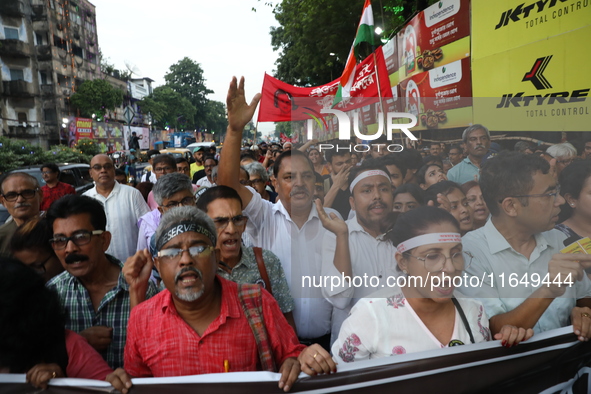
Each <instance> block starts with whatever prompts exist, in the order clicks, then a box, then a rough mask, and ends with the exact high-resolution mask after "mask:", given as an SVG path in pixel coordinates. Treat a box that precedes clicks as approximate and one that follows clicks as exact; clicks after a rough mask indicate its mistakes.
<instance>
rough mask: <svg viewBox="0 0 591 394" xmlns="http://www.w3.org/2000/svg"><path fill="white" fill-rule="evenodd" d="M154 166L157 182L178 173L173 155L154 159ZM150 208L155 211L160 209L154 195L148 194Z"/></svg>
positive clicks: (159, 156)
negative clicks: (167, 175) (168, 175)
mask: <svg viewBox="0 0 591 394" xmlns="http://www.w3.org/2000/svg"><path fill="white" fill-rule="evenodd" d="M153 163H154V164H153V165H152V171H154V173H155V174H156V181H158V180H159V179H160V178H161V177H162V176H163V175H166V174H172V173H173V172H176V171H177V169H176V160H175V159H174V157H172V156H171V155H158V156H156V157H154V160H153ZM148 207H150V209H152V210H154V209H156V208H158V203H157V202H156V200H155V199H154V193H153V192H150V194H148Z"/></svg>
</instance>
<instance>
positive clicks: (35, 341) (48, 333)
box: [0, 258, 68, 373]
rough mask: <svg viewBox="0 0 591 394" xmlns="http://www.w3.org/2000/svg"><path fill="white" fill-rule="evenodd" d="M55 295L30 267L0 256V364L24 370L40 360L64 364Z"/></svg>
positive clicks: (59, 311)
mask: <svg viewBox="0 0 591 394" xmlns="http://www.w3.org/2000/svg"><path fill="white" fill-rule="evenodd" d="M65 322H66V319H65V316H64V314H63V311H62V307H61V305H60V301H59V298H58V295H57V294H56V293H55V292H54V291H53V290H50V289H49V288H47V287H45V280H44V279H43V277H42V276H41V275H39V274H37V273H36V272H35V271H34V270H33V269H32V268H30V267H27V266H26V265H24V264H22V263H21V262H19V261H17V260H13V259H9V258H0V365H1V366H3V367H8V368H10V372H11V373H26V372H27V371H28V370H29V369H31V368H32V367H33V366H35V365H37V364H40V363H47V364H50V363H56V364H58V365H59V366H60V367H61V368H62V371H66V367H67V365H68V353H67V350H66V338H65V330H64V329H65Z"/></svg>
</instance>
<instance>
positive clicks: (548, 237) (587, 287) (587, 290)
mask: <svg viewBox="0 0 591 394" xmlns="http://www.w3.org/2000/svg"><path fill="white" fill-rule="evenodd" d="M565 239H566V235H565V234H564V233H562V232H561V231H559V230H554V229H552V230H550V231H546V232H544V233H540V234H536V235H535V240H536V247H535V248H534V250H533V252H532V253H531V255H530V257H529V259H528V258H526V257H525V256H524V255H522V254H521V253H518V252H517V251H515V249H513V248H512V247H511V245H509V242H507V240H506V239H505V237H503V235H502V234H501V233H500V232H499V230H497V228H496V227H495V225H494V224H493V222H492V220H490V219H489V220H488V221H487V222H486V224H485V225H484V227H482V228H479V229H478V230H474V231H471V232H469V233H467V234H466V235H465V236H464V237H463V238H462V246H463V249H464V251H467V252H470V253H471V254H472V255H473V256H474V259H473V260H472V265H471V266H470V267H469V268H468V269H467V270H466V272H467V273H468V274H469V275H474V276H476V277H478V278H479V280H481V279H482V278H483V277H484V283H483V284H482V287H481V288H479V287H470V286H469V287H464V288H462V293H464V294H466V295H467V296H470V297H474V298H477V297H478V299H479V300H480V301H482V303H483V304H484V307H485V309H486V313H487V315H488V316H490V317H492V316H495V315H499V314H501V313H506V312H509V311H511V310H513V309H515V308H517V307H518V306H519V305H521V304H522V303H523V302H524V301H525V299H526V298H527V297H528V296H530V295H531V294H532V293H533V292H534V291H536V290H537V289H538V287H539V286H538V287H534V286H533V285H532V284H531V282H530V285H529V286H527V285H525V284H518V285H515V282H509V276H510V275H512V276H513V277H514V278H517V280H519V281H521V280H522V278H524V277H525V279H529V280H530V281H531V278H532V274H537V275H539V277H540V278H541V279H543V278H544V276H545V275H546V274H547V273H548V263H549V262H550V260H551V259H552V255H554V254H556V253H560V250H561V249H563V248H564V244H563V241H564V240H565ZM491 274H492V278H493V280H492V282H491ZM503 277H504V283H503V279H502V278H503ZM589 296H591V281H590V280H589V277H588V276H587V275H584V278H583V280H581V281H577V282H576V284H575V286H572V287H567V290H566V291H565V293H564V294H563V295H562V296H561V297H559V298H556V299H554V301H552V303H551V304H550V306H549V307H548V308H547V309H546V311H545V312H544V314H543V315H542V316H541V317H540V319H539V320H538V322H537V323H536V325H535V326H534V327H533V329H534V331H535V332H536V333H540V332H543V331H548V330H553V329H555V328H560V327H566V326H568V325H569V324H570V322H569V319H570V314H571V311H572V309H573V308H574V307H575V306H576V302H577V300H578V299H580V298H583V297H589Z"/></svg>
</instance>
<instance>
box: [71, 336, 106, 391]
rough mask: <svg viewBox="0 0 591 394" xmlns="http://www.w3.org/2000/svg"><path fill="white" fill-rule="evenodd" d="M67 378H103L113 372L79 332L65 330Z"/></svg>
mask: <svg viewBox="0 0 591 394" xmlns="http://www.w3.org/2000/svg"><path fill="white" fill-rule="evenodd" d="M66 350H67V351H68V366H67V367H66V375H67V376H68V377H69V378H81V379H95V380H105V378H106V377H107V375H108V374H110V373H111V372H113V370H112V369H111V367H109V365H108V364H107V362H106V361H105V360H103V357H102V356H101V355H100V354H98V352H97V351H96V350H94V348H93V347H92V346H90V344H89V343H88V342H87V341H86V339H84V338H83V337H82V336H80V335H79V334H76V333H75V332H74V331H70V330H66Z"/></svg>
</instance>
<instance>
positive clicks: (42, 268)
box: [29, 253, 54, 275]
mask: <svg viewBox="0 0 591 394" xmlns="http://www.w3.org/2000/svg"><path fill="white" fill-rule="evenodd" d="M53 256H54V254H53V253H52V254H50V255H49V256H47V258H46V259H45V260H43V261H42V262H40V263H37V262H35V263H33V264H29V267H31V268H33V269H34V270H35V271H37V272H38V273H40V274H41V275H43V274H44V273H45V272H47V269H46V268H45V264H47V262H48V261H49V259H51V258H52V257H53Z"/></svg>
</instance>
